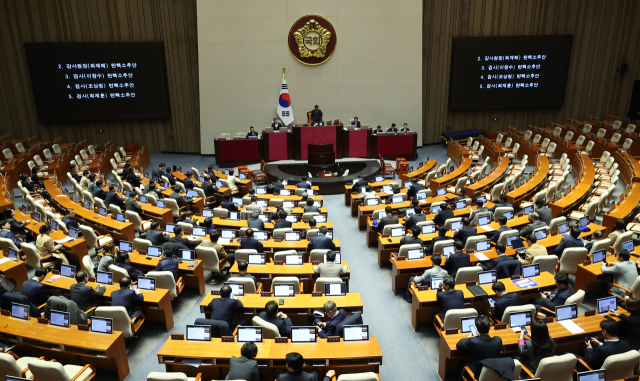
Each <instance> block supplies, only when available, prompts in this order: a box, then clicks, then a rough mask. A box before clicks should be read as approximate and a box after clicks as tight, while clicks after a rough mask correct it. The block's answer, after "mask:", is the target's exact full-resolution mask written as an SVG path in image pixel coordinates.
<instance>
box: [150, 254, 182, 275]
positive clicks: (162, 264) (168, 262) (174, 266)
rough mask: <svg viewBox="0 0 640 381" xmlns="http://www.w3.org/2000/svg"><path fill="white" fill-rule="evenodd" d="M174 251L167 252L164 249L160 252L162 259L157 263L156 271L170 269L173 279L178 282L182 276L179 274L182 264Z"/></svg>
mask: <svg viewBox="0 0 640 381" xmlns="http://www.w3.org/2000/svg"><path fill="white" fill-rule="evenodd" d="M172 254H173V253H172V252H169V253H167V252H165V251H164V250H162V254H160V261H159V262H158V264H157V265H156V268H155V269H153V270H154V271H170V272H171V274H173V279H174V280H175V281H176V282H177V281H178V279H179V278H180V275H179V274H178V266H180V262H179V261H178V260H177V259H176V258H175V257H174V256H173V255H172Z"/></svg>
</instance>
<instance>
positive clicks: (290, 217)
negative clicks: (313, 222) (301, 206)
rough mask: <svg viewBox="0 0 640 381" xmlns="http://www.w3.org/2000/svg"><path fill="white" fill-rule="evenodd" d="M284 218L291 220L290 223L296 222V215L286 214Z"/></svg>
mask: <svg viewBox="0 0 640 381" xmlns="http://www.w3.org/2000/svg"><path fill="white" fill-rule="evenodd" d="M285 220H287V221H289V222H291V223H292V224H295V223H296V222H298V216H287V217H286V218H285Z"/></svg>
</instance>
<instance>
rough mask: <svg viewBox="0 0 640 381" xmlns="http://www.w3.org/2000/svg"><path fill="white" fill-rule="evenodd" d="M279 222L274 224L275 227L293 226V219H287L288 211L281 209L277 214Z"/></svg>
mask: <svg viewBox="0 0 640 381" xmlns="http://www.w3.org/2000/svg"><path fill="white" fill-rule="evenodd" d="M276 219H277V222H276V223H275V224H274V225H273V228H274V229H282V228H290V227H291V226H293V223H292V222H291V221H287V212H285V211H284V210H281V211H279V212H278V214H277V215H276Z"/></svg>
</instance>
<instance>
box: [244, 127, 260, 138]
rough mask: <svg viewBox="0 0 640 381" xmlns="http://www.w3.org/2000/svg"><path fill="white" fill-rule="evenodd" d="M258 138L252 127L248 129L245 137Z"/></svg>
mask: <svg viewBox="0 0 640 381" xmlns="http://www.w3.org/2000/svg"><path fill="white" fill-rule="evenodd" d="M251 136H258V133H257V132H256V131H255V130H254V129H253V126H251V127H249V132H248V133H247V137H251Z"/></svg>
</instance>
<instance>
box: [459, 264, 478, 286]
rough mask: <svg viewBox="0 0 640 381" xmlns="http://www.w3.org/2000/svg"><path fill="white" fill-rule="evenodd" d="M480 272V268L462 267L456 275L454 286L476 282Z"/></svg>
mask: <svg viewBox="0 0 640 381" xmlns="http://www.w3.org/2000/svg"><path fill="white" fill-rule="evenodd" d="M481 271H482V267H480V266H472V267H462V268H460V269H458V272H457V273H456V279H455V280H456V284H466V283H467V282H477V281H478V273H480V272H481Z"/></svg>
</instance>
